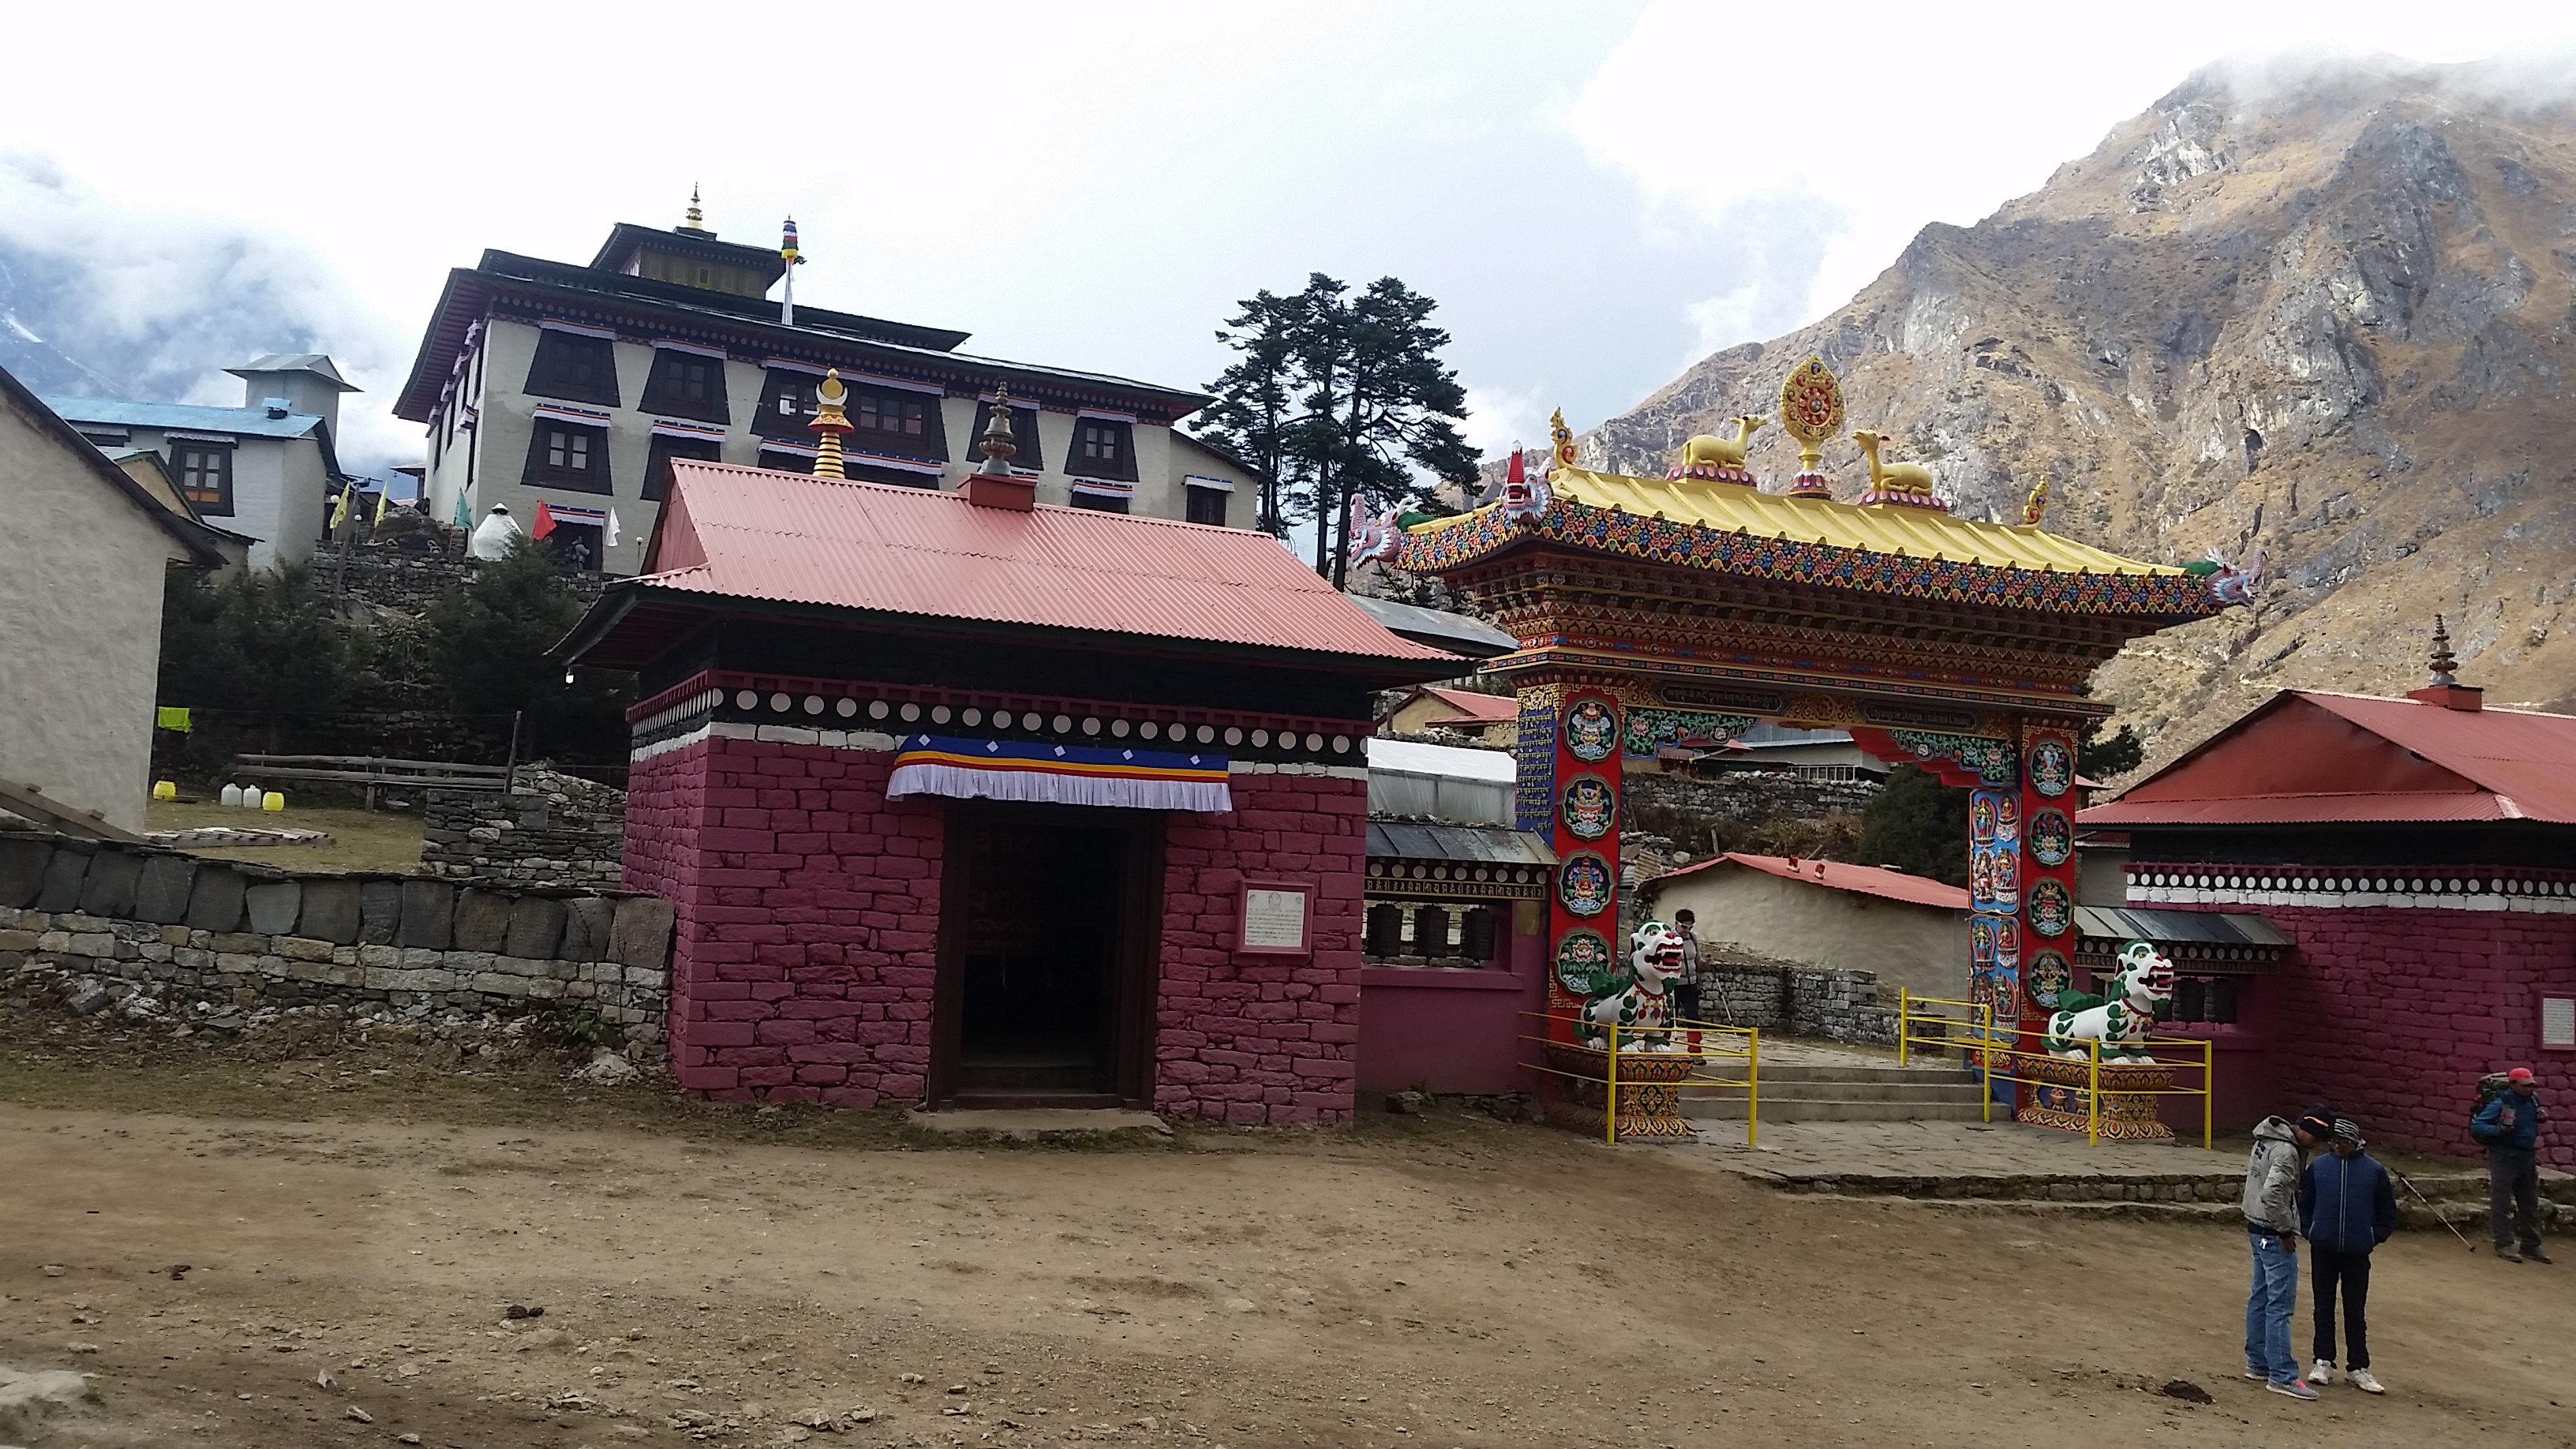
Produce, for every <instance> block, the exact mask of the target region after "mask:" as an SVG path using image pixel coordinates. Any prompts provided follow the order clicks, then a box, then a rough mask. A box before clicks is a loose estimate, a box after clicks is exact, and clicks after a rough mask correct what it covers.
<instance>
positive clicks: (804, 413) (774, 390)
mask: <svg viewBox="0 0 2576 1449" xmlns="http://www.w3.org/2000/svg"><path fill="white" fill-rule="evenodd" d="M822 380H823V379H822V378H821V377H820V376H819V375H817V374H814V373H805V372H796V371H793V370H790V369H788V368H784V367H773V368H771V369H769V373H768V375H767V376H766V377H765V378H763V379H762V381H761V384H760V411H759V414H758V415H757V416H755V417H754V418H753V419H752V420H751V430H752V431H753V432H755V433H758V434H759V435H760V436H762V437H764V438H784V439H787V440H788V441H790V442H796V443H811V442H813V441H814V431H813V429H811V428H808V427H807V426H805V425H806V424H807V423H808V422H810V421H812V420H813V417H814V388H815V386H816V385H817V384H818V383H820V382H822ZM763 466H764V467H765V466H767V465H766V464H764V465H763Z"/></svg>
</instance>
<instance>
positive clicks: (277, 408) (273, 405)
mask: <svg viewBox="0 0 2576 1449" xmlns="http://www.w3.org/2000/svg"><path fill="white" fill-rule="evenodd" d="M259 405H260V406H261V407H262V408H264V409H266V410H267V412H268V415H269V416H270V417H272V418H282V417H284V416H286V415H287V414H288V413H291V412H293V411H295V404H293V403H291V402H288V401H287V400H286V399H284V398H282V397H265V398H261V399H260V400H259Z"/></svg>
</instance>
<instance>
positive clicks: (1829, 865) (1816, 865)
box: [1650, 850, 1968, 911]
mask: <svg viewBox="0 0 2576 1449" xmlns="http://www.w3.org/2000/svg"><path fill="white" fill-rule="evenodd" d="M1721 865H1741V866H1749V867H1751V868H1752V869H1754V870H1758V871H1761V872H1762V873H1763V874H1765V875H1776V876H1778V877H1780V878H1781V879H1782V880H1794V881H1802V882H1804V883H1806V884H1808V885H1814V886H1823V887H1824V888H1825V889H1827V890H1835V891H1857V892H1859V893H1860V894H1862V895H1870V896H1884V897H1886V898H1887V899H1889V900H1891V901H1903V902H1905V903H1906V904H1908V905H1916V906H1938V907H1940V908H1941V909H1943V910H1949V911H1964V910H1966V909H1967V908H1968V893H1967V891H1965V890H1963V889H1961V888H1960V887H1958V886H1954V885H1949V884H1946V883H1944V882H1941V881H1937V880H1926V879H1925V878H1923V877H1922V876H1919V875H1907V874H1906V873H1905V872H1903V871H1901V870H1890V869H1889V868H1887V867H1886V866H1883V865H1846V864H1844V863H1843V862H1841V861H1838V860H1800V859H1798V858H1796V857H1795V856H1786V855H1747V854H1745V853H1743V852H1742V851H1735V850H1730V851H1728V852H1727V853H1726V854H1724V855H1717V856H1711V857H1709V858H1708V859H1707V860H1703V861H1701V862H1700V863H1699V864H1697V865H1686V866H1683V867H1682V868H1681V869H1679V870H1674V871H1666V872H1665V873H1664V874H1662V875H1659V876H1656V877H1655V878H1654V880H1653V881H1652V882H1650V884H1658V885H1660V884H1662V883H1664V882H1667V881H1674V880H1679V879H1680V878H1682V877H1683V876H1686V875H1695V874H1697V873H1698V872H1700V871H1703V870H1708V869H1711V868H1713V867H1716V866H1721Z"/></svg>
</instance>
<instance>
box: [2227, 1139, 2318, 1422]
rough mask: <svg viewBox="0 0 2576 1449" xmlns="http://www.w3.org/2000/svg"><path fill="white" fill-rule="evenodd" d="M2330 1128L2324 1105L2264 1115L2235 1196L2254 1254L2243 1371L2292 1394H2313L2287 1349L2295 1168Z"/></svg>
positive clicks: (2293, 1283)
mask: <svg viewBox="0 0 2576 1449" xmlns="http://www.w3.org/2000/svg"><path fill="white" fill-rule="evenodd" d="M2333 1133H2334V1118H2333V1116H2332V1115H2331V1114H2329V1113H2328V1112H2327V1111H2326V1110H2325V1109H2324V1108H2322V1107H2316V1108H2311V1109H2309V1110H2308V1111H2306V1112H2303V1113H2301V1114H2300V1116H2299V1120H2298V1121H2296V1122H2291V1121H2288V1120H2286V1119H2283V1118H2280V1117H2266V1118H2264V1119H2263V1120H2262V1121H2260V1122H2257V1123H2255V1124H2254V1150H2253V1152H2252V1153H2250V1154H2248V1155H2247V1157H2246V1160H2245V1192H2244V1195H2243V1197H2242V1198H2240V1199H2239V1200H2238V1206H2239V1207H2240V1208H2241V1209H2242V1210H2243V1212H2244V1214H2245V1237H2246V1242H2247V1244H2248V1246H2250V1247H2251V1248H2252V1249H2253V1253H2254V1286H2253V1288H2252V1289H2250V1290H2249V1291H2248V1292H2247V1293H2246V1295H2245V1377H2247V1378H2249V1379H2254V1380H2257V1381H2259V1382H2260V1383H2261V1384H2262V1385H2263V1386H2264V1387H2265V1388H2267V1389H2270V1390H2271V1391H2272V1392H2273V1393H2276V1394H2286V1395H2288V1396H2289V1397H2291V1398H2294V1399H2314V1398H2316V1396H2317V1391H2316V1390H2314V1389H2312V1388H2309V1387H2308V1384H2307V1380H2305V1379H2302V1378H2300V1377H2299V1359H2298V1355H2297V1354H2296V1353H2295V1352H2293V1351H2292V1349H2291V1348H2290V1314H2291V1312H2292V1311H2293V1310H2295V1309H2296V1308H2297V1307H2298V1306H2299V1169H2300V1168H2301V1167H2302V1166H2304V1165H2305V1164H2306V1161H2307V1153H2308V1149H2309V1148H2311V1147H2314V1146H2316V1145H2317V1144H2318V1143H2320V1142H2323V1141H2324V1140H2326V1138H2327V1137H2329V1136H2331V1135H2333Z"/></svg>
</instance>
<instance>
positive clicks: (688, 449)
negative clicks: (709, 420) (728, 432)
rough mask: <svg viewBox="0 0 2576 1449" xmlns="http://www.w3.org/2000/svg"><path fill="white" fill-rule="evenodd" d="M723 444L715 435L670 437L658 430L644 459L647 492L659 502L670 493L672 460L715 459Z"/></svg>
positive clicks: (647, 495)
mask: <svg viewBox="0 0 2576 1449" xmlns="http://www.w3.org/2000/svg"><path fill="white" fill-rule="evenodd" d="M719 450H720V445H719V444H718V443H717V442H716V440H715V439H713V438H670V437H663V436H661V435H659V434H656V435H655V437H654V439H653V450H652V451H651V452H650V453H649V454H647V455H646V456H645V459H644V496H645V497H646V498H649V499H652V500H654V501H656V502H659V501H660V500H662V499H665V498H668V497H670V496H671V460H672V459H674V458H697V459H700V460H703V461H705V462H709V463H712V462H714V461H716V459H717V457H718V455H719Z"/></svg>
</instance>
